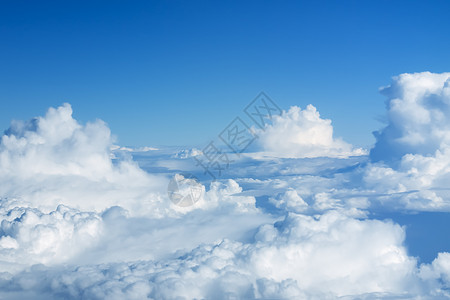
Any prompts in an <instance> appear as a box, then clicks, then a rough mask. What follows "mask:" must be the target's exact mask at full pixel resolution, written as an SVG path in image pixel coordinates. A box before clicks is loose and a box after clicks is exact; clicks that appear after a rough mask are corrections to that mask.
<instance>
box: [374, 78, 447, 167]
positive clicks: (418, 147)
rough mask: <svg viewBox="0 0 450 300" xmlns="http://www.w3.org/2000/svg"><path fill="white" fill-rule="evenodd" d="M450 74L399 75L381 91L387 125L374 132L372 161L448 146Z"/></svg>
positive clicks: (427, 153)
mask: <svg viewBox="0 0 450 300" xmlns="http://www.w3.org/2000/svg"><path fill="white" fill-rule="evenodd" d="M449 78H450V73H442V74H434V73H430V72H423V73H414V74H402V75H399V76H397V77H394V78H393V81H392V84H391V85H389V86H387V87H385V88H383V89H382V90H381V91H382V93H383V94H385V95H386V96H387V97H388V100H387V102H386V106H387V122H388V124H387V126H386V127H384V128H383V129H382V130H380V131H377V132H375V133H374V134H375V137H376V139H377V142H376V144H375V147H374V148H373V149H372V150H371V151H370V156H371V158H372V160H373V161H380V160H383V161H391V160H398V159H401V158H402V157H403V156H404V155H405V154H420V155H434V154H435V152H436V150H438V149H441V148H442V147H448V146H449V145H450V120H449V118H448V114H449V113H450V84H449V82H450V81H449Z"/></svg>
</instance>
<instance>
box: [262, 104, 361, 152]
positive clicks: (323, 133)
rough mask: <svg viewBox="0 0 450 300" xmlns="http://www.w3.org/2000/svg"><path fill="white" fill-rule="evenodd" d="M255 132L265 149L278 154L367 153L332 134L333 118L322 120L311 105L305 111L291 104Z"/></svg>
mask: <svg viewBox="0 0 450 300" xmlns="http://www.w3.org/2000/svg"><path fill="white" fill-rule="evenodd" d="M256 132H257V134H258V136H259V143H260V145H261V146H262V149H263V151H265V152H266V154H267V155H271V156H275V157H290V158H301V157H320V156H329V157H348V156H352V155H362V154H364V153H365V152H364V150H362V149H353V147H352V146H351V145H350V144H348V143H346V142H344V141H343V140H342V139H340V138H335V137H333V126H332V125H331V120H328V119H322V118H321V117H320V114H319V112H318V111H317V109H316V108H315V107H314V106H312V105H311V104H310V105H308V106H307V107H306V109H304V110H302V109H300V107H298V106H292V107H291V108H290V109H289V110H288V111H284V112H283V114H282V115H281V116H274V118H273V123H272V124H266V126H265V128H264V129H263V130H256Z"/></svg>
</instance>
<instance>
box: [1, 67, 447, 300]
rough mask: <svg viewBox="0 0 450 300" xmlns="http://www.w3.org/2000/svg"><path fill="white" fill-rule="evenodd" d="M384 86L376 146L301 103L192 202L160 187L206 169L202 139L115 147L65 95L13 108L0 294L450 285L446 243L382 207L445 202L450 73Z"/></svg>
mask: <svg viewBox="0 0 450 300" xmlns="http://www.w3.org/2000/svg"><path fill="white" fill-rule="evenodd" d="M381 92H382V93H383V94H384V95H385V96H386V97H387V100H386V110H387V114H386V124H384V126H383V128H381V129H380V130H378V131H376V132H374V134H375V137H376V143H375V145H374V146H373V148H372V149H367V150H365V149H359V148H356V147H354V146H352V145H350V144H349V143H347V142H345V141H344V140H343V139H340V138H337V137H335V136H334V134H333V127H332V125H331V121H330V120H327V119H323V118H321V116H320V114H319V112H318V111H317V109H316V108H315V107H314V106H313V105H308V106H307V107H306V108H304V109H301V108H300V107H297V106H293V107H291V108H289V109H288V110H286V111H283V113H282V114H281V115H280V116H275V117H274V119H273V120H272V122H271V123H268V124H266V125H265V128H263V129H257V130H255V131H256V133H257V135H258V136H259V138H258V140H257V141H256V142H255V145H254V147H253V148H252V151H251V152H247V153H243V154H242V155H240V156H239V157H236V158H235V160H234V162H233V163H232V164H231V165H230V167H229V169H228V170H227V172H224V174H223V175H222V176H221V177H220V178H219V179H218V180H215V181H211V180H210V181H207V180H205V181H201V183H202V186H201V196H200V199H199V201H198V202H196V203H195V204H194V205H192V206H188V207H180V206H177V205H175V204H174V203H173V202H172V201H171V200H170V199H169V195H168V192H167V187H168V184H169V182H170V179H171V178H172V177H173V176H174V175H175V174H177V173H182V172H192V173H196V172H197V173H198V172H199V170H198V165H196V164H195V161H194V160H193V159H192V157H196V156H199V155H202V154H201V151H200V150H198V149H183V148H176V147H166V148H152V147H146V148H138V149H131V148H126V147H119V146H117V145H115V143H114V139H113V138H112V135H111V132H110V130H109V128H108V126H107V125H106V124H105V123H104V122H103V121H100V120H96V121H94V122H90V123H87V124H80V123H79V122H77V121H76V120H75V119H73V117H72V108H71V106H70V105H69V104H64V105H62V106H60V107H57V108H50V109H49V110H48V112H47V113H46V115H45V116H43V117H37V118H34V119H32V120H29V121H25V122H22V121H13V122H12V123H11V127H10V128H9V129H7V130H6V131H5V132H4V135H3V136H2V137H1V143H0V219H1V223H0V299H336V298H343V299H380V298H386V299H410V298H416V299H442V298H446V297H450V290H449V289H450V253H447V252H441V253H436V256H435V259H434V260H433V261H432V262H430V263H426V262H421V261H420V258H418V257H414V256H412V255H411V254H410V253H409V251H408V248H407V247H406V245H405V238H406V235H407V234H408V232H407V229H406V228H405V227H403V226H400V225H399V224H398V223H396V222H395V220H391V219H383V218H375V217H374V215H373V212H375V211H376V212H379V211H397V212H408V213H420V212H448V211H449V210H450V205H449V204H450V193H449V188H448V187H449V185H448V182H450V181H449V180H450V118H448V116H449V113H450V73H443V74H432V73H428V72H424V73H414V74H402V75H399V76H397V77H394V78H393V80H392V83H391V84H390V85H389V86H387V87H384V88H382V89H381ZM198 174H200V173H198ZM436 230H439V228H436ZM449 250H450V249H449Z"/></svg>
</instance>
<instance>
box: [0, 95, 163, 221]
mask: <svg viewBox="0 0 450 300" xmlns="http://www.w3.org/2000/svg"><path fill="white" fill-rule="evenodd" d="M111 146H112V138H111V133H110V130H109V128H108V127H107V126H106V124H105V123H104V122H102V121H100V120H97V121H95V122H92V123H87V124H86V125H81V124H79V123H78V122H77V121H76V120H75V119H73V118H72V108H71V107H70V105H69V104H65V105H63V106H61V107H58V108H56V109H55V108H50V109H49V110H48V112H47V114H46V116H45V117H38V118H34V119H32V120H31V121H28V122H18V121H16V122H13V123H12V125H11V127H10V128H9V129H8V130H7V131H6V132H5V135H3V136H2V137H1V143H0V180H1V182H2V184H1V185H0V197H1V198H3V199H4V200H3V201H2V206H3V207H6V206H8V205H9V207H10V208H12V207H14V205H16V200H17V199H18V201H19V202H20V204H21V205H26V206H29V207H34V208H38V209H40V210H42V211H44V212H49V211H52V210H54V209H55V208H56V207H57V206H58V205H59V204H64V205H67V206H70V207H75V208H77V209H81V210H88V211H89V210H95V211H97V212H100V211H102V210H104V209H106V208H108V207H110V206H113V205H122V206H124V207H125V208H126V209H128V210H130V211H131V212H133V213H141V212H146V213H152V214H154V215H157V214H160V215H161V214H163V210H165V209H167V207H164V205H161V203H162V201H161V197H162V196H161V195H163V193H165V189H164V188H162V187H164V186H165V182H166V181H167V180H166V179H165V178H163V177H158V176H153V175H150V174H148V173H146V172H144V171H143V170H141V169H140V168H139V167H138V166H137V164H136V163H135V162H133V161H131V160H115V161H114V160H112V159H111V157H112V152H111V150H110V148H111ZM166 186H167V185H166ZM125 199H126V201H125ZM164 203H165V202H164Z"/></svg>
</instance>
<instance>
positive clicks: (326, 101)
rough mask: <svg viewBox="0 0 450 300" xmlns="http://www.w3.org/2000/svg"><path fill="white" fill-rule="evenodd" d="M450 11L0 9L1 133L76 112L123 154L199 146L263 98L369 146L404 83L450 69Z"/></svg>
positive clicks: (397, 5)
mask: <svg viewBox="0 0 450 300" xmlns="http://www.w3.org/2000/svg"><path fill="white" fill-rule="evenodd" d="M449 9H450V3H449V2H447V1H433V2H425V1H423V2H419V1H376V2H372V1H370V2H369V1H345V2H342V1H314V2H313V1H310V2H305V1H245V2H242V1H226V2H225V1H223V2H217V1H214V2H211V1H190V2H187V1H133V2H126V1H71V2H69V1H64V2H60V1H39V2H35V1H1V2H0V37H1V41H2V42H1V43H0V57H1V58H0V101H1V103H2V109H1V110H0V126H1V128H4V129H6V128H7V127H8V126H9V122H10V121H11V119H28V118H31V117H33V116H37V115H42V114H43V113H44V112H45V111H46V109H47V108H48V107H49V106H57V105H60V104H61V103H63V102H69V103H71V104H72V105H73V108H74V116H75V117H76V118H77V119H79V120H81V121H83V122H85V121H89V120H94V119H96V118H100V119H103V120H104V121H106V122H107V123H108V124H109V126H110V128H111V130H112V131H113V133H114V134H116V135H117V136H118V141H119V143H120V144H121V145H130V146H143V145H200V146H202V145H204V144H205V143H206V142H207V141H208V140H209V139H211V138H214V137H215V136H216V135H217V134H218V133H219V132H220V131H221V130H222V129H223V128H224V127H225V126H226V125H227V124H228V123H229V122H230V121H231V120H232V119H233V118H234V117H235V116H237V115H239V114H240V113H241V112H242V109H243V108H244V107H245V106H246V104H247V103H248V102H250V101H251V100H252V99H253V98H254V97H255V96H256V95H257V94H258V93H259V92H260V91H265V92H266V93H267V94H268V95H269V96H271V97H272V99H273V100H275V101H276V102H277V103H278V105H279V106H280V107H281V108H283V109H287V108H289V106H291V105H298V106H300V107H302V108H304V107H305V106H306V105H307V104H309V103H312V104H313V105H315V106H316V107H317V108H318V110H319V111H320V113H321V115H322V116H323V117H325V118H330V119H332V120H333V125H334V128H335V132H336V134H337V135H338V136H342V137H344V139H345V140H346V141H348V142H350V143H353V144H355V145H358V146H369V145H371V144H372V143H373V142H374V139H373V138H372V135H371V132H372V131H373V130H376V129H379V128H380V127H381V126H382V124H381V123H380V122H379V118H380V116H382V115H383V114H384V111H385V108H384V100H385V99H384V97H383V96H382V95H380V94H379V92H378V87H380V86H383V85H387V84H389V82H390V77H392V76H394V75H397V74H400V73H404V72H420V71H432V72H443V71H446V70H449V69H450V60H449V59H448V53H449V49H450V39H449V38H448V28H449V25H450V20H449V18H448V11H449Z"/></svg>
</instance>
